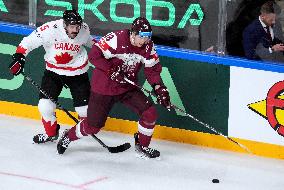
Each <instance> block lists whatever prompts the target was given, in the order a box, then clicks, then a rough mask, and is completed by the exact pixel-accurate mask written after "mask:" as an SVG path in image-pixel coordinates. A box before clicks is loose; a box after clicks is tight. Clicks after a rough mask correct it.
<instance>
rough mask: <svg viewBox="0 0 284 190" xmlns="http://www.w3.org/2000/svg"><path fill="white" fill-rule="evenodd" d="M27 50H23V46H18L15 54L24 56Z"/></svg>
mask: <svg viewBox="0 0 284 190" xmlns="http://www.w3.org/2000/svg"><path fill="white" fill-rule="evenodd" d="M26 51H27V49H26V48H24V47H23V46H18V47H17V50H16V53H22V54H26Z"/></svg>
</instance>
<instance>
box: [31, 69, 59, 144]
mask: <svg viewBox="0 0 284 190" xmlns="http://www.w3.org/2000/svg"><path fill="white" fill-rule="evenodd" d="M62 87H63V84H62V81H61V79H60V76H59V75H58V74H56V73H53V72H51V71H48V70H46V71H45V72H44V76H43V78H42V82H41V88H42V89H43V90H44V91H45V92H46V93H47V94H48V95H49V96H50V97H52V98H53V99H54V100H56V101H57V99H58V96H59V94H60V92H61V90H62ZM38 109H39V112H40V114H41V120H42V124H43V126H44V129H45V134H38V135H35V136H34V138H33V141H34V142H35V143H38V144H40V143H45V142H48V141H53V140H56V139H57V138H58V133H59V127H60V126H59V125H58V124H57V119H56V115H55V109H56V105H55V104H54V103H53V102H52V101H51V100H50V99H48V98H46V97H45V96H44V94H42V93H40V94H39V103H38Z"/></svg>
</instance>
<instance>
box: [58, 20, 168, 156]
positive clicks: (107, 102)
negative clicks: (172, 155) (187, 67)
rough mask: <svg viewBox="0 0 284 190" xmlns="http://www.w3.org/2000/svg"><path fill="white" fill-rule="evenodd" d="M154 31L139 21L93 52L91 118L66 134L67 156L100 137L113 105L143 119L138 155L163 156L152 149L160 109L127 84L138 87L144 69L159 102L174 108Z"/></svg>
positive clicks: (108, 37) (60, 149)
mask: <svg viewBox="0 0 284 190" xmlns="http://www.w3.org/2000/svg"><path fill="white" fill-rule="evenodd" d="M151 35H152V29H151V25H150V24H149V22H148V20H147V19H146V18H143V17H139V18H137V19H135V20H134V21H133V23H132V26H131V29H130V30H128V29H126V30H121V31H116V32H111V33H109V34H107V35H106V36H104V37H102V38H101V39H100V40H99V41H98V42H97V43H96V44H95V45H93V47H92V49H91V51H90V52H89V61H90V62H91V63H92V64H93V65H94V66H95V69H94V71H93V75H92V80H91V94H90V99H89V104H88V113H87V118H86V119H84V120H82V121H81V122H79V123H78V124H77V125H76V126H75V127H73V128H71V129H70V130H69V131H66V132H65V133H64V134H63V136H62V137H61V139H60V140H59V142H58V144H57V150H58V153H59V154H63V153H64V152H65V150H66V149H67V147H68V145H69V143H70V142H71V141H75V140H77V139H79V138H81V137H83V136H87V135H89V134H96V133H98V132H99V131H100V129H101V128H102V127H103V126H104V125H105V121H106V119H107V116H108V114H109V112H110V110H111V109H112V107H113V105H114V104H115V103H117V102H120V103H122V104H124V105H125V106H127V107H128V108H130V109H131V110H132V111H134V112H135V113H137V114H138V115H139V116H140V119H139V122H138V132H137V133H135V134H134V138H135V148H136V152H137V153H138V154H139V155H141V156H142V157H145V158H156V157H159V156H160V152H159V151H158V150H155V149H153V148H150V147H149V144H150V142H151V138H152V134H153V132H154V127H155V122H156V120H157V112H156V109H155V107H154V105H153V103H152V102H151V100H149V99H148V98H147V97H146V96H145V95H144V93H143V92H142V91H141V90H140V89H138V88H137V87H135V86H133V85H131V84H129V83H127V82H126V81H125V80H124V78H125V77H126V78H127V79H129V80H131V81H133V82H135V83H137V82H138V78H137V77H138V72H139V71H140V69H141V68H142V67H143V68H144V73H145V76H146V78H147V80H148V82H149V83H150V84H151V85H152V87H153V89H154V92H155V93H156V95H157V98H158V102H159V103H160V104H162V105H163V106H165V107H167V108H170V97H169V93H168V90H167V88H166V87H165V86H164V85H163V82H162V80H161V77H160V73H161V70H162V66H161V64H160V62H159V58H158V55H157V53H156V50H155V48H154V44H153V42H152V41H151Z"/></svg>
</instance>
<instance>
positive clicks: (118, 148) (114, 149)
mask: <svg viewBox="0 0 284 190" xmlns="http://www.w3.org/2000/svg"><path fill="white" fill-rule="evenodd" d="M21 74H22V75H23V76H24V77H25V79H26V80H28V81H29V82H31V83H32V84H33V85H34V86H35V87H36V88H37V89H38V90H39V91H40V92H41V93H42V94H43V95H44V96H45V97H46V98H48V99H50V100H51V101H52V102H53V103H55V104H56V105H57V107H58V108H59V109H61V110H63V111H64V112H65V113H66V114H67V115H68V116H69V117H70V118H71V119H72V120H73V121H75V122H76V123H78V122H79V121H78V119H77V118H75V117H74V116H73V115H72V114H71V113H70V112H69V111H68V110H66V109H65V108H64V107H62V105H61V104H59V103H58V102H57V101H56V100H54V99H53V98H52V97H50V96H49V95H48V94H47V93H46V92H45V91H44V90H43V89H42V88H41V87H40V86H39V85H38V84H37V83H36V82H35V81H34V80H33V79H32V78H31V77H29V76H28V75H26V74H25V73H24V71H22V73H21ZM92 137H93V138H94V139H95V140H96V141H98V142H99V143H100V144H101V145H102V146H103V147H104V148H106V149H108V151H109V152H110V153H118V152H123V151H125V150H127V149H129V148H130V147H131V145H130V143H124V144H122V145H119V146H115V147H110V146H107V145H106V144H105V143H104V142H103V141H101V140H100V139H99V138H98V137H97V136H96V135H94V134H92Z"/></svg>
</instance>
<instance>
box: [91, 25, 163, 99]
mask: <svg viewBox="0 0 284 190" xmlns="http://www.w3.org/2000/svg"><path fill="white" fill-rule="evenodd" d="M89 61H90V62H91V63H92V64H93V65H94V66H95V69H94V71H93V75H92V80H91V85H92V91H93V92H96V93H99V94H103V95H119V94H122V93H124V92H127V91H129V90H131V89H133V88H135V87H134V86H133V85H131V84H128V83H127V84H120V83H118V82H116V81H112V80H111V79H110V78H109V76H108V71H109V70H110V68H112V67H114V66H116V65H120V66H121V67H122V69H123V72H124V73H125V76H126V77H127V78H128V79H130V80H132V81H133V82H135V83H137V82H138V78H137V77H138V72H139V70H140V69H141V68H142V67H143V68H144V74H145V77H146V79H147V81H148V82H149V83H150V84H151V85H153V84H160V83H161V77H160V73H161V70H162V66H161V64H160V62H159V58H158V55H157V53H156V50H155V47H154V44H153V42H152V41H150V42H149V43H147V44H145V45H143V46H142V47H136V46H133V45H132V44H131V42H130V31H129V30H121V31H117V32H111V33H109V34H107V35H106V36H104V37H102V38H101V39H100V40H99V41H98V42H97V43H95V44H94V45H93V47H92V49H91V51H90V52H89Z"/></svg>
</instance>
